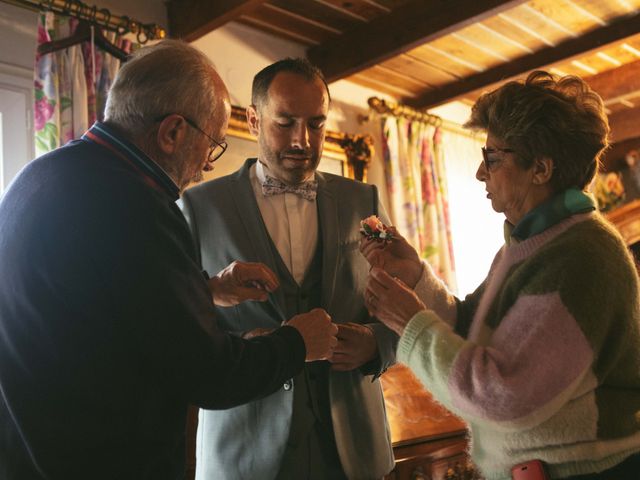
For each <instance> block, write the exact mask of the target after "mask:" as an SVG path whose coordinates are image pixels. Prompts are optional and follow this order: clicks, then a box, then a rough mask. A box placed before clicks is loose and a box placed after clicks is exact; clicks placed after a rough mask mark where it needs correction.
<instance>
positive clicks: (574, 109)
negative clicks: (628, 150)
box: [465, 70, 609, 192]
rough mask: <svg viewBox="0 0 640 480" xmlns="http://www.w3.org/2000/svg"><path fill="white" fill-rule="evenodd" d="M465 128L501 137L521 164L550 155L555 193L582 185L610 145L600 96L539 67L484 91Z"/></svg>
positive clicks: (571, 78) (581, 82)
mask: <svg viewBox="0 0 640 480" xmlns="http://www.w3.org/2000/svg"><path fill="white" fill-rule="evenodd" d="M465 126H466V127H468V128H472V129H475V130H484V131H487V132H491V134H492V135H494V136H495V137H497V138H499V139H500V140H502V141H504V142H505V143H506V144H507V145H508V147H509V148H511V149H513V150H515V152H516V154H517V155H516V157H517V160H516V161H517V163H518V164H519V165H520V166H521V167H523V168H530V167H531V166H532V165H533V162H534V161H535V160H536V159H538V158H545V157H548V158H551V159H552V160H553V165H554V172H553V176H552V178H551V185H552V187H553V188H554V190H555V191H556V192H559V191H563V190H566V189H567V188H571V187H577V188H580V189H585V188H586V187H587V186H588V185H589V184H590V183H591V180H592V179H593V177H594V175H595V173H596V171H597V169H598V164H599V162H600V156H601V155H602V152H603V151H604V150H605V149H606V148H607V146H608V145H609V142H608V136H609V122H608V120H607V116H606V114H605V112H604V104H603V103H602V99H601V98H600V96H599V95H598V94H597V93H595V92H594V91H593V90H591V88H590V87H589V85H587V83H586V82H585V81H584V80H582V79H581V78H579V77H576V76H573V75H568V76H565V77H562V78H557V77H554V76H553V75H551V74H550V73H547V72H544V71H540V70H538V71H535V72H532V73H531V74H530V75H529V76H528V77H527V79H526V80H525V81H524V82H522V81H512V82H508V83H506V84H505V85H503V86H501V87H500V88H498V89H496V90H494V91H492V92H489V93H485V94H483V95H482V96H481V97H480V98H479V99H478V101H477V102H476V103H475V105H474V106H473V109H472V111H471V118H470V119H469V120H468V121H467V123H466V124H465Z"/></svg>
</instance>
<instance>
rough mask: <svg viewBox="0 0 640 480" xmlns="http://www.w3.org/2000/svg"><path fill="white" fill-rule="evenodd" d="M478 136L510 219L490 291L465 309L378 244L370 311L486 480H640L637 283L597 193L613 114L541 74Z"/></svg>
mask: <svg viewBox="0 0 640 480" xmlns="http://www.w3.org/2000/svg"><path fill="white" fill-rule="evenodd" d="M467 126H468V127H471V128H474V129H479V130H484V131H486V132H487V142H486V147H484V148H483V149H482V155H483V159H484V161H483V162H482V163H481V164H480V166H479V167H478V170H477V173H476V177H477V179H478V180H480V181H481V182H484V184H485V186H486V191H487V198H488V199H489V200H490V201H491V205H492V207H493V209H494V210H495V211H496V212H499V213H503V214H504V216H505V217H506V221H505V244H504V246H503V247H502V248H501V249H500V251H499V252H498V254H497V255H496V257H495V259H494V261H493V264H492V265H491V268H490V270H489V273H488V275H487V278H486V279H485V280H484V282H483V283H482V284H481V285H480V286H479V287H478V288H477V290H476V291H474V292H473V293H472V294H470V295H469V296H467V297H466V298H465V299H464V300H459V299H457V298H455V297H454V296H453V295H452V294H451V293H450V292H449V291H448V290H447V289H446V287H445V286H444V285H443V284H442V283H441V282H440V281H439V280H438V279H436V278H435V276H434V274H433V271H432V270H431V268H430V267H429V265H428V264H426V263H424V264H423V263H421V262H420V260H419V258H418V255H417V254H416V252H415V251H414V250H413V248H412V247H410V246H409V245H408V244H407V242H406V241H405V240H404V239H403V238H402V237H401V236H400V235H396V238H395V239H394V240H392V242H391V243H389V244H383V243H379V242H376V241H375V240H366V239H365V240H363V241H362V244H361V251H362V253H363V254H364V255H365V257H366V258H367V260H368V261H369V262H370V263H371V265H372V266H373V268H372V269H371V274H370V277H369V284H368V287H367V292H366V294H365V297H366V301H367V306H368V308H369V310H370V312H371V313H372V314H374V315H376V316H377V317H378V318H379V319H380V320H382V321H383V322H384V323H385V324H386V325H387V326H389V327H390V328H392V329H393V330H395V331H396V332H397V333H398V334H399V335H401V338H400V342H399V344H398V359H399V360H400V361H401V362H403V363H405V364H406V365H408V366H409V367H410V368H411V370H412V371H413V372H414V373H415V374H416V375H417V376H418V377H419V378H420V379H421V381H422V382H423V384H424V385H425V386H426V388H428V389H429V391H430V392H431V393H432V394H433V396H434V397H435V398H436V399H437V400H439V401H440V402H441V403H442V404H444V405H445V406H446V407H448V408H449V409H450V410H452V411H453V412H455V413H456V414H458V415H459V416H460V417H462V418H463V419H464V420H466V421H467V422H468V424H469V429H470V434H471V440H472V442H471V456H472V458H473V460H474V461H475V463H476V465H477V466H478V467H479V469H480V470H481V472H482V473H483V475H485V477H486V479H487V480H490V479H508V478H511V476H510V475H511V470H512V468H513V467H514V466H515V465H517V464H521V463H525V462H529V463H528V465H529V468H528V471H529V472H531V471H533V470H534V469H535V468H537V467H538V466H539V465H541V464H544V465H546V469H547V471H548V475H549V476H550V478H554V479H556V478H575V479H578V478H579V479H596V478H597V479H605V478H606V479H615V480H623V479H627V478H628V479H631V478H633V479H638V478H640V454H639V453H638V452H640V332H639V327H640V325H639V320H640V303H639V292H638V286H639V285H638V275H637V272H636V270H635V268H634V263H633V261H632V259H631V257H630V255H629V253H628V251H627V249H626V247H625V244H624V242H623V240H622V239H621V237H620V235H619V234H618V233H617V232H616V231H615V230H614V229H613V228H612V226H611V225H609V224H608V223H607V222H606V221H605V220H604V219H603V218H602V216H601V215H600V214H598V213H597V212H596V211H595V206H594V203H593V200H592V198H591V197H590V196H589V195H588V194H586V193H585V190H586V189H587V188H588V186H589V184H590V182H591V180H592V179H593V177H594V174H595V173H596V171H597V165H598V160H599V157H600V155H601V153H602V151H603V150H604V149H605V148H606V146H607V135H608V132H609V127H608V124H607V119H606V116H605V114H604V107H603V104H602V100H601V99H600V97H599V96H598V95H597V94H595V93H594V92H593V91H591V90H590V89H589V87H588V86H587V85H586V83H585V82H583V81H582V80H580V79H579V78H577V77H571V76H568V77H563V78H561V79H560V80H556V79H554V77H552V76H551V75H550V74H548V73H546V72H540V71H538V72H534V73H532V74H531V75H530V76H529V77H528V78H527V80H526V81H525V82H509V83H507V84H505V85H504V86H502V87H500V88H498V89H497V90H495V91H493V92H491V93H488V94H485V95H483V96H482V97H480V99H479V100H478V101H477V103H476V104H475V106H474V107H473V110H472V114H471V119H470V120H469V122H468V123H467ZM396 233H397V232H396ZM468 241H473V239H468ZM540 461H542V462H544V463H541V462H540ZM514 478H518V477H517V476H515V474H514ZM523 478H534V477H523ZM536 478H537V477H536ZM541 478H542V477H541Z"/></svg>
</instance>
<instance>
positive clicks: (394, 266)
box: [360, 227, 422, 288]
mask: <svg viewBox="0 0 640 480" xmlns="http://www.w3.org/2000/svg"><path fill="white" fill-rule="evenodd" d="M389 230H390V231H391V232H392V233H393V240H391V241H390V242H381V241H379V240H376V239H369V238H366V237H363V238H362V240H361V241H360V252H361V253H362V255H364V258H366V259H367V261H368V262H369V265H371V266H372V267H379V268H382V269H384V270H385V271H386V272H388V273H389V275H391V276H394V277H396V278H399V279H400V280H402V281H403V282H404V283H405V284H407V285H408V286H409V287H411V288H413V287H415V286H416V284H417V283H418V280H420V276H421V275H422V262H420V257H419V256H418V254H417V252H416V251H415V250H414V248H413V247H412V246H411V245H409V242H407V240H406V239H405V238H404V237H403V236H402V235H400V233H398V230H396V228H395V227H389Z"/></svg>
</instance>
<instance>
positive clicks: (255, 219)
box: [230, 159, 287, 320]
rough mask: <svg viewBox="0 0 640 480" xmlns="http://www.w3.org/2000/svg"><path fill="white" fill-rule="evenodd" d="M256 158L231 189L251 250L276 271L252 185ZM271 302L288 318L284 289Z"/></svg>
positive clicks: (245, 165)
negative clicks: (285, 311) (250, 171)
mask: <svg viewBox="0 0 640 480" xmlns="http://www.w3.org/2000/svg"><path fill="white" fill-rule="evenodd" d="M255 161H256V160H255V159H248V160H247V161H246V162H245V164H244V165H243V167H242V168H241V169H240V170H239V171H238V173H237V174H236V176H235V178H234V181H233V184H232V185H233V187H232V188H231V189H230V190H231V191H230V194H231V197H232V198H233V200H234V202H235V204H236V207H237V210H238V217H239V218H240V221H241V222H242V224H243V226H244V228H245V230H246V232H247V239H248V241H249V243H250V245H251V251H252V252H253V254H254V258H255V261H256V262H262V263H264V264H265V265H266V266H267V267H269V268H270V269H271V270H273V271H274V272H276V271H277V267H276V259H275V258H274V256H273V252H272V250H271V248H270V247H269V245H270V244H271V240H270V238H269V233H268V232H267V228H266V227H265V225H264V222H263V220H262V214H261V213H260V208H259V207H258V202H256V197H255V193H254V191H253V187H252V186H251V178H250V176H249V169H250V168H251V166H252V165H253V164H254V163H255ZM269 302H270V303H271V304H272V306H273V307H274V308H275V310H276V311H277V312H278V315H280V320H287V318H286V316H285V314H284V309H283V306H284V294H283V292H282V289H277V290H276V291H275V292H273V293H271V294H270V295H269Z"/></svg>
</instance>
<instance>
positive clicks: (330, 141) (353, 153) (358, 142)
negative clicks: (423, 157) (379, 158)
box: [227, 105, 373, 182]
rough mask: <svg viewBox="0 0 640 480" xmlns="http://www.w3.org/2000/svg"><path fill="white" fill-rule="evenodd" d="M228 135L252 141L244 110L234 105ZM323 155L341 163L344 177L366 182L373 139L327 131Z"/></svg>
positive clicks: (371, 155)
mask: <svg viewBox="0 0 640 480" xmlns="http://www.w3.org/2000/svg"><path fill="white" fill-rule="evenodd" d="M227 134H228V135H231V136H234V137H238V138H244V139H248V140H254V141H255V137H254V136H253V135H251V133H249V126H248V125H247V117H246V115H245V109H244V108H242V107H238V106H236V105H234V106H233V107H231V118H230V119H229V130H228V132H227ZM323 155H324V156H326V157H329V158H332V159H335V160H340V161H341V162H343V164H344V166H345V167H346V168H343V171H344V172H345V176H346V177H349V178H353V179H354V180H359V181H361V182H366V181H367V168H368V166H369V163H371V158H372V157H373V138H371V136H370V135H358V134H349V133H342V132H332V131H329V130H328V131H327V132H326V137H325V141H324V150H323Z"/></svg>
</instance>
